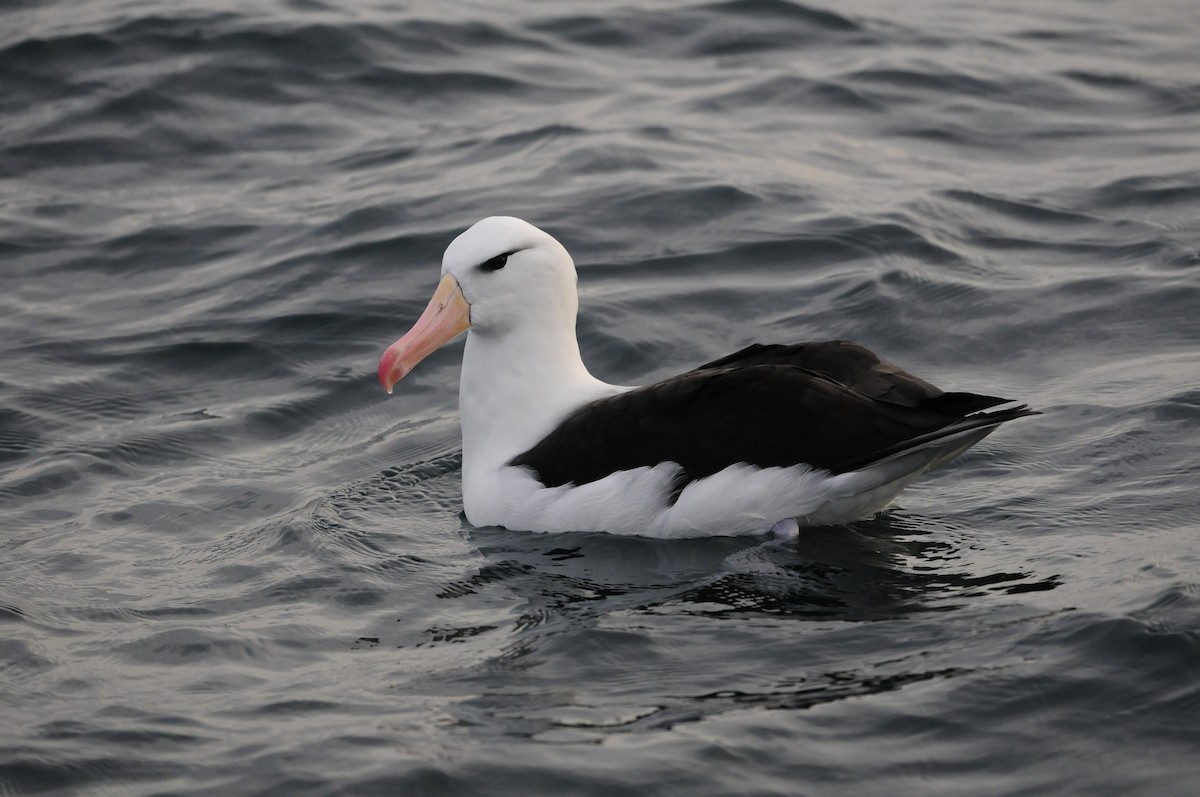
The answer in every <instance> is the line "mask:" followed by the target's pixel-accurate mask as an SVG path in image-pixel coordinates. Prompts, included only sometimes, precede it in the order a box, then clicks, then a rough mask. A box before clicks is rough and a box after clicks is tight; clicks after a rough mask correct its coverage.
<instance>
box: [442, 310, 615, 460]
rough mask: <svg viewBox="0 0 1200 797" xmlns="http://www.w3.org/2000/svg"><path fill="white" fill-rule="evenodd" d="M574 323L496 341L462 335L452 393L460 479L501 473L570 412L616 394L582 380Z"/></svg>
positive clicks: (524, 329) (586, 376)
mask: <svg viewBox="0 0 1200 797" xmlns="http://www.w3.org/2000/svg"><path fill="white" fill-rule="evenodd" d="M574 320H575V319H574V318H573V317H572V318H571V319H570V323H569V325H565V324H564V322H565V319H560V321H559V323H557V324H522V325H520V326H519V327H517V328H516V329H512V330H509V331H508V332H506V333H505V334H502V335H494V336H493V335H481V334H479V333H478V332H474V331H471V332H468V333H467V345H466V351H465V352H464V353H463V366H462V379H461V381H460V383H459V393H458V403H459V414H460V416H461V419H462V433H463V472H464V475H465V474H468V473H471V472H480V471H481V470H482V469H488V468H497V467H500V466H501V465H503V464H504V463H506V462H508V461H509V460H510V459H512V458H513V457H515V456H516V455H518V454H520V453H522V452H524V451H527V450H528V449H529V448H531V447H532V446H533V445H535V444H536V443H537V442H538V441H539V440H541V439H542V438H543V437H545V436H546V434H548V433H549V432H550V431H551V430H552V429H553V428H554V427H555V425H556V424H558V422H559V421H561V420H562V419H563V418H564V417H565V416H566V415H567V414H569V413H570V412H571V411H572V410H574V409H575V408H576V407H578V406H580V405H582V404H584V403H586V402H588V401H592V400H594V399H597V398H601V397H603V396H611V395H614V394H616V393H619V392H621V390H622V389H623V388H619V387H615V386H613V385H607V384H605V383H604V382H601V381H600V380H598V379H596V378H595V377H593V376H592V375H591V374H590V373H588V370H587V367H586V366H584V364H583V360H582V358H581V357H580V356H579V343H578V341H577V340H576V339H575V328H574V326H575V325H574ZM547 326H553V327H559V328H557V329H554V328H551V329H548V328H547ZM564 327H565V328H564Z"/></svg>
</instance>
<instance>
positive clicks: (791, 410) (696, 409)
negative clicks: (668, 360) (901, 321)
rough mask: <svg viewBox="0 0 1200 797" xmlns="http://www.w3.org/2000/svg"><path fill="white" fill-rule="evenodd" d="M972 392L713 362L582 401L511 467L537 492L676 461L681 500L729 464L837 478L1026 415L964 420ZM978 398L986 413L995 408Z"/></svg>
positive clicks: (990, 401)
mask: <svg viewBox="0 0 1200 797" xmlns="http://www.w3.org/2000/svg"><path fill="white" fill-rule="evenodd" d="M784 348H790V347H784ZM872 356H873V355H872ZM719 362H720V361H718V363H719ZM901 373H903V372H901ZM912 379H915V378H912ZM917 381H919V380H917ZM921 384H925V383H921ZM932 390H934V391H936V390H937V389H936V388H932ZM947 396H961V397H962V398H958V399H946V398H944V397H947ZM972 396H973V394H948V393H941V392H940V391H938V392H936V393H935V395H932V396H929V397H928V398H926V399H923V400H920V401H917V402H916V405H915V406H906V405H904V404H900V403H895V402H891V401H887V400H880V399H876V398H873V397H871V396H869V395H865V394H863V393H861V392H859V391H857V390H854V389H852V388H851V387H848V386H847V385H845V384H843V383H842V382H840V381H835V380H833V379H831V378H829V377H827V376H825V375H824V374H821V373H818V372H814V371H811V370H809V369H807V368H802V367H798V366H795V365H781V364H770V363H767V364H743V363H740V362H739V363H733V364H726V365H720V364H709V365H706V366H702V367H701V368H698V369H696V370H694V371H689V372H688V373H685V374H682V375H680V376H677V377H674V378H671V379H667V380H665V381H662V382H658V383H655V384H653V385H647V386H645V387H641V388H636V389H634V390H631V391H629V392H627V393H622V394H619V395H617V396H613V397H611V398H606V399H600V400H598V401H594V402H591V403H589V404H585V405H584V406H582V407H580V408H579V409H578V410H576V411H575V412H573V413H572V414H571V415H569V416H568V417H567V418H566V419H565V420H564V421H563V422H562V423H561V424H559V426H558V427H557V428H556V429H555V430H554V431H553V432H551V433H550V434H549V435H547V436H546V437H545V438H544V439H542V440H541V441H540V442H538V444H537V445H535V446H534V447H533V448H531V449H529V450H528V451H526V452H524V453H522V454H519V455H518V456H516V457H515V458H514V459H513V460H512V461H511V463H510V464H513V465H523V466H526V467H529V468H531V469H533V470H534V471H535V472H536V473H537V475H538V478H539V479H540V480H541V482H542V483H543V484H545V485H546V486H548V487H555V486H558V485H562V484H586V483H588V482H592V481H596V480H598V479H602V478H604V477H605V476H607V475H609V474H610V473H613V472H615V471H619V470H629V469H632V468H636V467H640V466H643V465H650V466H653V465H657V464H659V463H661V462H667V461H670V462H676V463H678V464H679V465H680V466H681V467H682V469H683V473H682V474H681V476H680V483H679V484H677V486H676V487H677V489H676V493H678V490H681V489H682V487H683V485H686V484H687V483H688V482H690V481H692V480H695V479H701V478H704V477H706V476H711V475H712V474H714V473H717V472H719V471H721V470H723V469H725V468H726V467H728V466H730V465H734V464H737V463H747V464H750V465H757V466H759V467H772V466H783V467H787V466H791V465H795V464H798V463H807V464H809V465H811V466H813V467H815V468H821V469H824V470H828V471H831V472H833V473H844V472H846V471H848V470H854V469H857V468H860V467H863V466H864V465H866V464H869V463H870V462H873V461H875V460H877V459H880V458H882V457H885V456H888V455H889V454H892V453H895V452H897V451H901V450H904V449H905V448H908V447H910V446H912V445H917V444H920V443H924V442H927V441H928V440H931V439H936V437H938V436H939V435H938V432H939V431H940V430H947V431H946V432H945V434H951V433H957V432H959V431H962V430H963V429H965V428H973V427H974V426H988V425H991V426H994V425H996V424H998V423H1000V422H1002V421H1004V420H1009V419H1010V418H1013V417H1019V415H1022V414H1029V411H1028V410H1026V409H1024V408H1017V409H1014V410H1001V411H999V412H994V413H986V414H983V415H979V416H972V417H973V418H978V419H979V420H978V421H977V422H970V423H968V422H966V421H964V415H965V413H964V412H962V411H961V410H959V409H958V405H960V404H965V405H970V404H971V403H972V401H971V397H972ZM976 398H978V400H979V402H977V403H983V404H984V406H992V404H994V403H999V402H1002V401H1003V400H1002V399H992V398H991V397H976ZM947 427H953V430H949V429H947Z"/></svg>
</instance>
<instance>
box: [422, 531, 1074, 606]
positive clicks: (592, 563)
mask: <svg viewBox="0 0 1200 797" xmlns="http://www.w3.org/2000/svg"><path fill="white" fill-rule="evenodd" d="M469 535H470V539H471V540H472V542H473V543H474V544H475V545H477V546H478V549H479V551H480V553H481V554H483V556H484V557H485V558H486V559H487V563H486V564H484V565H483V566H481V567H480V568H479V569H478V571H477V572H476V573H474V574H472V575H470V576H469V577H467V578H466V579H463V580H461V581H459V582H455V583H454V584H449V585H447V586H446V589H445V590H444V591H443V595H442V596H443V597H453V596H454V595H455V594H463V593H464V592H476V591H478V590H479V589H481V588H483V587H484V585H498V584H501V583H503V584H505V585H506V587H507V588H508V589H510V590H514V591H516V593H517V594H519V595H520V596H521V597H522V598H523V599H524V602H525V606H526V608H525V610H524V614H523V617H522V620H521V621H520V624H521V625H524V626H526V627H528V626H534V625H541V624H544V623H546V622H553V621H554V619H555V618H558V619H560V620H567V621H569V622H579V621H580V620H583V619H584V618H586V617H590V616H595V615H596V614H598V613H604V612H611V611H632V610H639V611H654V612H679V613H686V614H715V615H720V614H772V615H794V616H797V617H802V618H803V617H808V618H813V619H839V620H846V621H870V620H883V619H893V618H897V617H903V616H907V615H910V614H912V613H914V612H924V611H945V610H949V609H953V608H955V607H956V606H958V605H961V604H962V603H963V602H964V601H967V600H969V599H970V598H971V597H972V596H974V595H979V594H982V593H985V592H988V591H994V590H1002V591H1014V592H1015V591H1029V590H1034V589H1052V588H1053V586H1055V585H1054V584H1053V583H1043V582H1038V583H1030V579H1031V578H1034V576H1033V575H1032V574H1030V573H1023V572H990V573H975V572H970V570H969V569H968V568H969V567H970V564H969V563H968V561H967V557H964V556H963V553H964V545H965V544H964V543H963V540H964V539H969V538H970V535H969V534H968V533H967V532H966V531H965V530H959V529H955V528H952V527H950V526H947V525H945V524H942V523H939V522H936V521H931V520H928V519H926V518H921V517H917V516H912V515H906V514H904V513H900V512H896V513H892V514H888V515H883V516H881V517H878V518H875V519H873V520H870V521H864V522H861V523H857V524H853V525H850V526H841V527H825V528H811V529H803V530H802V531H801V534H800V536H799V538H798V539H795V540H789V541H787V542H783V541H775V540H764V539H763V538H756V537H711V538H704V539H685V540H656V539H647V538H640V537H622V536H616V535H610V534H596V533H587V534H580V533H573V534H529V533H525V532H510V531H505V530H502V529H475V530H472V531H470V532H469Z"/></svg>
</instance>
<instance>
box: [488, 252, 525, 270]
mask: <svg viewBox="0 0 1200 797" xmlns="http://www.w3.org/2000/svg"><path fill="white" fill-rule="evenodd" d="M514 254H516V252H505V253H504V254H502V255H496V256H495V257H493V258H492V259H491V260H485V261H483V262H482V263H480V264H479V268H480V269H481V270H482V271H499V270H500V269H502V268H504V267H505V266H506V265H508V258H509V256H510V255H514Z"/></svg>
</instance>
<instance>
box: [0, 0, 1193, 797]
mask: <svg viewBox="0 0 1200 797" xmlns="http://www.w3.org/2000/svg"><path fill="white" fill-rule="evenodd" d="M1198 40H1200V15H1198V14H1197V13H1196V9H1195V5H1194V3H1192V2H1185V0H1161V1H1160V2H1153V3H1139V2H1133V1H1132V0H1109V1H1108V2H1083V1H1082V0H1065V2H1061V3H1056V4H1046V3H1041V2H1032V1H1031V0H1016V1H1015V2H1003V3H1001V2H995V3H979V2H970V3H944V2H934V1H933V0H915V1H914V2H907V3H894V2H885V0H846V1H845V2H840V3H824V4H813V3H807V4H801V3H795V2H789V0H729V1H728V2H666V1H665V0H649V2H637V3H632V2H624V3H623V2H611V3H595V2H582V1H581V0H557V1H556V2H554V3H545V2H533V1H532V0H505V1H504V2H498V3H492V2H456V3H447V2H432V1H431V0H430V1H424V2H422V1H416V2H383V1H382V0H374V1H373V2H371V1H369V2H362V3H344V4H333V3H329V4H326V3H324V2H320V1H319V0H290V1H289V2H283V1H282V0H277V1H275V2H262V3H236V2H231V1H230V0H196V1H195V2H189V3H170V2H165V0H121V1H120V2H110V1H108V0H74V1H72V2H69V1H68V0H58V2H55V1H54V0H41V1H40V2H37V1H34V0H10V2H7V3H4V4H3V5H0V88H2V90H0V340H2V341H3V344H2V345H3V348H2V351H3V356H2V357H0V794H4V795H31V794H38V795H44V794H56V795H57V794H62V795H67V794H70V795H75V794H80V795H83V794H86V795H189V796H192V795H194V796H196V797H199V796H200V795H213V796H215V795H221V796H222V797H225V796H227V795H286V796H287V797H303V796H305V795H394V794H395V795H399V794H405V795H532V794H545V795H558V796H569V795H603V797H618V795H636V796H637V797H648V796H654V797H658V796H659V795H664V796H665V795H680V796H683V795H686V797H704V796H706V795H856V796H862V795H881V796H882V795H886V796H887V797H897V796H901V795H921V796H922V797H925V796H927V795H972V797H977V796H978V795H1032V794H1039V795H1040V794H1045V795H1088V796H1089V797H1094V796H1095V795H1114V796H1116V795H1120V796H1121V797H1125V796H1126V795H1134V794H1137V795H1156V796H1158V795H1180V796H1181V797H1182V796H1183V795H1189V796H1190V795H1195V794H1197V793H1200V743H1198V740H1200V577H1198V576H1197V572H1198V569H1200V555H1198V552H1200V520H1198V519H1197V517H1198V514H1200V490H1198V488H1197V482H1198V480H1200V439H1198V438H1200V254H1198V248H1200V49H1198V47H1197V41H1198ZM494 214H510V215H517V216H521V217H523V218H526V219H528V220H529V221H531V222H533V223H535V224H537V225H538V226H541V227H543V228H545V229H546V230H548V231H549V232H551V233H552V234H554V235H555V236H556V237H558V238H559V239H560V240H561V241H562V242H563V243H564V244H565V245H566V246H567V247H568V249H570V250H571V251H572V253H573V254H574V256H575V259H576V262H577V263H578V266H579V272H580V291H581V307H582V310H581V315H580V322H579V335H580V342H581V347H582V350H583V354H584V358H585V361H586V362H587V363H588V365H589V367H590V368H591V370H592V371H593V373H595V374H596V375H597V376H599V377H601V378H603V379H605V380H607V381H610V382H615V383H618V384H637V383H641V382H646V381H650V380H653V379H656V378H660V377H664V376H667V375H670V374H673V373H676V372H679V371H681V370H684V369H687V368H691V367H694V366H696V365H698V364H700V363H702V362H705V361H708V360H711V359H714V358H716V357H719V356H722V355H724V354H726V353H728V352H731V351H734V350H736V349H738V348H740V347H742V346H745V345H747V344H749V343H752V342H756V341H759V342H793V341H801V340H816V339H831V338H850V339H853V340H857V341H859V342H861V343H864V344H866V345H868V346H870V347H871V348H873V349H875V350H876V351H878V352H880V353H881V354H882V355H883V356H885V357H887V358H888V359H890V360H892V361H894V362H896V363H898V364H900V365H901V366H903V367H906V368H908V369H910V370H912V371H914V372H915V373H917V374H919V375H921V376H924V377H926V378H928V379H930V380H931V381H933V382H935V383H937V384H939V385H941V386H943V387H945V388H947V389H961V390H972V391H977V392H983V393H991V394H998V395H1004V396H1010V397H1013V398H1015V399H1019V400H1022V401H1027V402H1029V403H1030V404H1032V405H1034V406H1036V407H1038V408H1039V409H1041V410H1043V411H1044V412H1045V414H1044V415H1042V416H1039V417H1035V418H1027V419H1022V420H1020V421H1016V422H1013V423H1011V424H1008V425H1006V426H1005V427H1004V428H1003V429H1001V430H1000V431H998V432H997V433H996V434H994V435H992V436H991V437H990V438H988V439H987V440H986V441H984V442H983V443H981V444H980V445H978V446H977V447H975V448H974V449H972V450H971V451H970V452H968V453H967V454H966V455H964V456H963V457H962V458H960V459H959V460H958V461H956V462H955V463H954V464H953V465H951V466H949V467H947V468H945V469H943V470H940V471H938V472H936V473H933V474H930V475H929V476H928V477H927V478H925V479H923V480H922V481H920V482H918V483H917V484H916V485H914V486H913V487H911V488H909V489H908V490H907V491H906V492H905V493H904V494H903V495H902V496H901V498H900V500H899V502H898V503H897V505H896V506H895V507H894V508H893V509H892V510H891V511H889V512H888V513H887V514H885V515H883V516H881V517H879V518H877V519H874V520H871V521H867V522H862V523H858V524H855V525H853V526H850V527H843V528H822V529H811V530H807V531H806V532H805V533H804V534H802V535H801V537H800V539H799V540H798V541H797V542H795V543H794V544H790V545H780V544H771V543H770V542H769V541H767V540H766V539H764V538H758V537H717V538H712V539H703V540H682V541H666V540H653V539H640V538H622V537H617V536H613V535H608V534H602V533H594V534H578V533H576V534H530V533H525V532H517V531H505V530H499V529H473V528H471V527H470V526H469V525H468V524H467V523H466V521H465V520H464V519H463V516H462V514H461V500H460V484H459V480H460V459H461V457H460V451H461V446H460V439H459V431H458V420H457V384H458V364H459V359H460V356H461V343H458V344H454V345H451V346H449V347H447V348H446V349H444V350H442V351H439V352H438V353H436V354H435V355H433V356H432V357H430V358H429V359H428V360H427V361H425V362H424V363H423V364H422V365H421V367H420V368H419V369H417V371H415V372H414V373H413V374H412V375H411V376H410V377H408V378H406V379H405V381H404V382H403V383H402V384H401V385H400V387H399V389H398V390H397V393H396V395H395V396H392V397H390V398H389V397H387V396H386V395H385V394H384V392H383V391H382V390H381V389H380V388H379V385H378V383H377V381H376V376H375V367H376V363H377V360H378V357H379V355H380V353H381V352H382V351H383V349H384V348H385V347H386V346H387V345H388V344H390V343H391V342H392V341H393V340H395V339H396V338H397V337H399V336H400V335H401V334H402V333H403V332H404V331H405V330H406V329H407V328H408V326H409V325H410V324H411V323H412V322H413V321H414V320H415V319H416V317H417V316H418V315H419V313H420V311H421V309H422V308H423V307H424V304H425V302H426V300H427V299H428V297H429V295H430V294H431V292H432V290H433V288H434V286H435V284H436V282H437V278H438V267H439V261H440V256H441V252H442V250H443V249H444V248H445V246H446V244H447V243H448V242H449V241H450V240H451V239H452V238H453V237H454V236H455V235H456V234H457V233H458V232H459V231H461V230H462V229H464V228H465V227H467V226H468V225H470V224H471V223H473V222H474V221H476V220H477V219H479V218H482V217H484V216H488V215H494Z"/></svg>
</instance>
